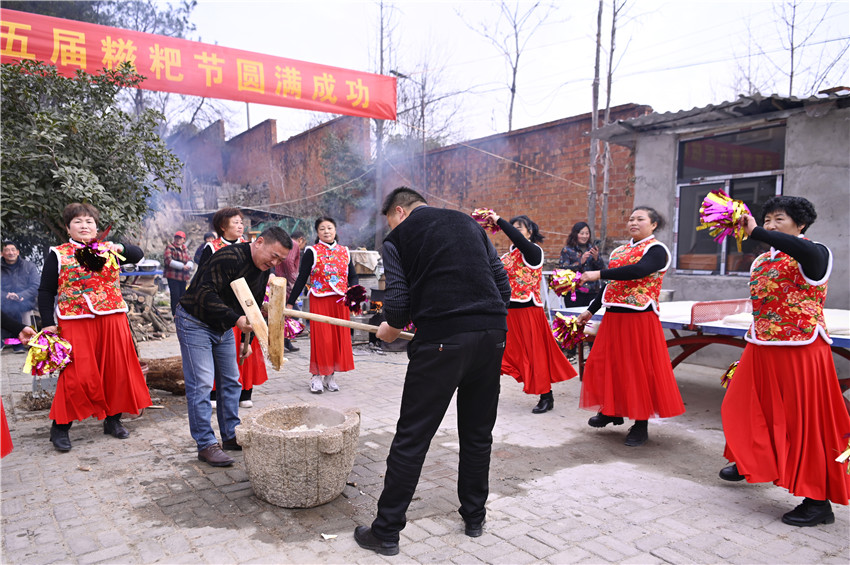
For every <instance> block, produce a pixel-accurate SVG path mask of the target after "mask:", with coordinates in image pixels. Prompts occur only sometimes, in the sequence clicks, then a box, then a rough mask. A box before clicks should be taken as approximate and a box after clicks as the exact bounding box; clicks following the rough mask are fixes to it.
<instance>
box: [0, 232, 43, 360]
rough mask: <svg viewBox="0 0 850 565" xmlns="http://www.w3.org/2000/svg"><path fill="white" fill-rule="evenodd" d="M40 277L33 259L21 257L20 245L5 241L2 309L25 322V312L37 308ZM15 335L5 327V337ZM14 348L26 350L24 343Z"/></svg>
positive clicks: (0, 285)
mask: <svg viewBox="0 0 850 565" xmlns="http://www.w3.org/2000/svg"><path fill="white" fill-rule="evenodd" d="M40 279H41V275H40V274H39V272H38V267H36V266H35V264H34V263H33V262H32V261H28V260H26V259H23V258H22V257H21V254H20V252H19V251H18V246H17V245H15V244H14V243H13V242H11V241H6V242H4V243H3V257H2V259H0V289H2V291H1V292H2V303H0V309H2V310H3V312H5V313H6V314H8V315H9V316H11V317H12V318H15V319H16V320H17V321H19V322H23V321H24V319H23V316H24V314H26V313H27V312H29V311H30V310H34V309H35V299H36V295H37V294H38V285H39V280H40ZM13 335H14V334H12V333H9V332H7V331H6V330H5V329H3V335H2V338H3V339H6V338H9V337H13ZM12 349H14V350H15V351H16V352H18V353H24V352H25V351H26V347H24V346H23V345H15V346H13V347H12Z"/></svg>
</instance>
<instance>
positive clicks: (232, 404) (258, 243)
mask: <svg viewBox="0 0 850 565" xmlns="http://www.w3.org/2000/svg"><path fill="white" fill-rule="evenodd" d="M291 248H292V240H291V239H290V238H289V234H287V233H286V232H285V231H283V230H282V229H281V228H279V227H271V228H268V229H266V230H264V231H263V233H261V234H260V235H259V237H257V239H255V240H254V241H253V242H251V243H235V244H233V245H228V246H226V247H225V248H224V249H221V250H219V251H217V252H216V253H215V254H213V255H212V256H211V257H210V259H209V260H208V261H207V262H206V263H204V264H202V265H201V267H200V269H198V273H197V274H196V275H195V278H193V279H192V282H191V284H190V285H189V289H188V290H187V291H186V294H185V295H183V298H182V299H181V300H180V304H179V305H178V306H177V312H176V314H175V317H174V322H175V326H176V328H177V340H178V341H179V342H180V353H181V355H182V357H183V378H184V381H185V383H186V405H187V411H188V415H189V431H190V433H191V434H192V438H193V439H194V440H195V443H196V444H197V446H198V459H200V460H201V461H204V462H205V463H208V464H210V465H212V466H213V467H227V466H229V465H232V464H233V459H232V458H231V457H230V456H228V455H227V454H226V453H224V451H222V448H224V449H226V450H231V451H241V449H242V448H241V447H240V446H239V444H238V443H237V442H236V431H235V429H236V426H237V425H239V395H240V393H241V392H242V385H241V384H239V366H238V365H237V359H236V344H235V343H234V341H233V327H234V326H236V327H238V328H239V330H240V331H241V332H242V335H243V336H245V335H246V334H248V333H249V332H250V331H252V328H251V325H250V323H249V322H248V319H247V317H246V316H245V314H244V313H243V312H242V306H241V305H240V302H239V300H238V299H237V298H236V295H235V294H234V292H233V289H232V288H231V287H230V283H231V282H233V281H235V280H236V279H239V278H244V279H245V282H246V283H247V284H248V287H249V288H250V289H251V293H252V294H253V295H254V300H255V301H256V303H257V304H262V303H263V297H264V296H265V294H266V284H267V283H268V280H269V271H270V270H271V269H273V268H274V267H275V266H277V265H278V264H279V263H280V262H281V261H283V259H284V258H285V257H286V254H287V253H289V250H290V249H291ZM248 351H249V352H250V349H249V350H248ZM213 380H215V382H216V391H217V396H218V402H217V403H216V415H217V417H218V428H219V431H220V433H221V439H222V442H221V444H220V445H219V443H218V441H217V440H216V436H215V432H214V431H213V428H212V425H211V424H210V419H211V418H212V404H211V403H210V391H211V390H212V385H213Z"/></svg>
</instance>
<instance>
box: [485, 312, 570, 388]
mask: <svg viewBox="0 0 850 565" xmlns="http://www.w3.org/2000/svg"><path fill="white" fill-rule="evenodd" d="M502 374H503V375H510V376H511V377H513V378H514V379H516V381H517V382H519V383H522V384H523V387H522V391H523V392H524V393H526V394H545V393H547V392H550V391H551V390H552V383H558V382H562V381H566V380H568V379H571V378H573V377H575V376H577V375H578V373H576V370H575V369H574V368H573V366H572V365H571V364H570V362H569V361H568V360H567V358H566V357H565V356H564V354H563V352H561V349H560V348H559V347H558V343H557V342H556V341H555V338H554V337H553V336H552V329H551V328H550V327H549V323H548V322H547V321H546V316H545V315H544V314H543V308H540V307H536V306H530V307H528V308H509V309H508V339H507V343H506V344H505V354H504V356H503V357H502Z"/></svg>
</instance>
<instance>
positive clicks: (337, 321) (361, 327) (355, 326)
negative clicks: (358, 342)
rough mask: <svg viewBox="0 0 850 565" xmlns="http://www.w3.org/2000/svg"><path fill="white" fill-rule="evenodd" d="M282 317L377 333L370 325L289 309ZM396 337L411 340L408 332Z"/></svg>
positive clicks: (411, 335) (411, 336) (375, 328)
mask: <svg viewBox="0 0 850 565" xmlns="http://www.w3.org/2000/svg"><path fill="white" fill-rule="evenodd" d="M283 315H284V316H289V317H290V318H302V319H304V320H312V321H313V322H324V323H326V324H331V325H334V326H342V327H344V328H351V329H353V330H363V331H367V332H369V333H377V332H378V326H373V325H371V324H361V323H360V322H352V321H350V320H340V319H339V318H332V317H330V316H322V315H321V314H313V313H311V312H300V311H298V310H290V309H289V308H287V309H285V310H284V311H283ZM398 337H400V338H401V339H406V340H407V341H410V340H411V339H413V334H412V333H409V332H401V333H400V334H399V336H398Z"/></svg>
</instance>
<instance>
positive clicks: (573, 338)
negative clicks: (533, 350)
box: [552, 312, 587, 349]
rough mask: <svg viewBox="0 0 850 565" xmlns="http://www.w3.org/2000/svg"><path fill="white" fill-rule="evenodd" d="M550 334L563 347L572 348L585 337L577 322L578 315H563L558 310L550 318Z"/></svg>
mask: <svg viewBox="0 0 850 565" xmlns="http://www.w3.org/2000/svg"><path fill="white" fill-rule="evenodd" d="M552 335H553V336H554V337H555V341H557V342H558V345H560V346H561V347H562V348H564V349H572V348H574V347H576V346H577V345H578V344H580V343H581V342H582V341H584V340H586V339H587V335H586V334H585V333H584V328H582V326H581V325H579V323H578V316H570V317H567V316H564V315H563V314H561V313H560V312H558V313H556V314H555V319H554V320H552Z"/></svg>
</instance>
